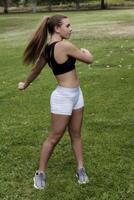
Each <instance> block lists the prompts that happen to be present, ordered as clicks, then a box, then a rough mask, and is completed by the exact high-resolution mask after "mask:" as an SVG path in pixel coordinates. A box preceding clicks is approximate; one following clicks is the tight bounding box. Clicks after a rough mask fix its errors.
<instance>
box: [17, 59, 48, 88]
mask: <svg viewBox="0 0 134 200" xmlns="http://www.w3.org/2000/svg"><path fill="white" fill-rule="evenodd" d="M46 63H47V60H46V58H45V57H44V56H40V58H39V59H38V60H37V61H36V63H35V66H34V68H33V69H32V70H31V73H30V74H29V75H28V77H27V79H26V80H25V81H24V82H20V83H19V84H18V89H20V90H24V89H26V88H27V87H28V86H29V85H30V83H32V81H33V80H34V79H35V78H36V77H37V76H38V75H39V74H40V72H41V71H42V69H43V68H44V66H45V65H46Z"/></svg>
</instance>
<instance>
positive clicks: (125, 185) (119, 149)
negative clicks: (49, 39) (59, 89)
mask: <svg viewBox="0 0 134 200" xmlns="http://www.w3.org/2000/svg"><path fill="white" fill-rule="evenodd" d="M46 15H48V13H47V14H46ZM66 15H68V16H69V17H70V19H71V22H72V27H73V35H72V37H71V41H72V42H73V43H74V44H76V45H77V46H78V47H83V48H88V49H90V50H91V52H92V53H93V54H94V63H93V64H92V65H88V66H87V65H85V64H82V63H80V62H78V63H77V71H78V75H79V79H80V82H81V88H82V89H83V93H84V97H85V114H84V123H83V129H82V137H83V143H84V159H85V164H86V169H87V172H88V174H89V176H90V183H89V184H87V185H84V186H79V185H78V184H77V182H76V179H75V167H76V165H75V161H74V157H73V155H72V150H71V146H70V139H69V136H68V133H65V136H64V138H63V139H62V140H61V141H60V143H59V144H58V146H57V147H56V149H55V152H54V154H53V156H52V157H51V159H50V162H49V166H48V171H47V187H46V189H45V190H43V191H37V190H35V189H34V188H33V180H32V177H33V175H34V172H35V170H36V169H37V166H38V158H39V152H40V147H41V144H42V141H43V140H44V139H45V138H46V137H47V134H48V131H49V126H50V124H49V123H50V112H49V98H50V94H51V92H52V90H53V89H54V88H55V86H56V82H55V79H54V77H53V75H52V73H51V71H50V70H49V68H48V67H46V69H44V70H43V72H42V73H41V75H40V76H39V77H38V78H37V79H36V80H35V81H34V82H33V84H32V86H30V87H29V88H28V89H27V90H26V91H24V92H20V91H18V89H17V84H18V82H19V81H21V80H24V79H25V77H26V75H27V74H28V72H29V71H30V69H31V67H25V66H23V65H22V54H23V50H24V47H25V44H26V43H27V41H28V38H29V37H30V35H31V33H32V31H33V30H34V28H35V27H36V25H37V24H38V22H39V21H40V19H41V18H42V17H43V14H20V15H7V16H4V15H3V16H2V15H1V16H0V200H43V199H45V200H133V199H134V161H133V151H134V134H133V133H134V10H116V11H111V10H109V11H94V12H71V13H66Z"/></svg>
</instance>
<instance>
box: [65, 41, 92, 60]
mask: <svg viewBox="0 0 134 200" xmlns="http://www.w3.org/2000/svg"><path fill="white" fill-rule="evenodd" d="M64 45H65V49H66V53H67V55H69V56H72V57H74V58H76V59H77V60H79V61H82V62H84V63H87V64H91V63H92V62H93V55H92V54H91V53H90V52H89V51H88V50H87V49H84V48H81V49H78V48H77V47H76V46H75V45H73V44H72V43H70V42H68V41H65V42H64Z"/></svg>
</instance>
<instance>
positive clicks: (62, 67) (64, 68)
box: [44, 41, 76, 75]
mask: <svg viewBox="0 0 134 200" xmlns="http://www.w3.org/2000/svg"><path fill="white" fill-rule="evenodd" d="M57 42H58V41H57ZM57 42H53V43H52V44H50V45H48V44H47V45H46V47H45V52H44V53H45V57H46V58H47V61H48V65H49V67H50V68H51V69H52V71H53V73H54V75H59V74H64V73H66V72H69V71H72V70H73V69H75V62H76V59H75V58H73V57H71V56H68V59H67V60H66V61H65V62H64V63H62V64H58V63H57V62H56V60H55V58H54V47H55V44H56V43H57Z"/></svg>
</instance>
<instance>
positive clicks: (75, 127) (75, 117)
mask: <svg viewBox="0 0 134 200" xmlns="http://www.w3.org/2000/svg"><path fill="white" fill-rule="evenodd" d="M83 111H84V107H82V108H79V109H77V110H73V112H72V115H71V118H70V121H69V124H68V129H69V133H70V134H71V135H76V134H80V131H81V127H82V121H83Z"/></svg>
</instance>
